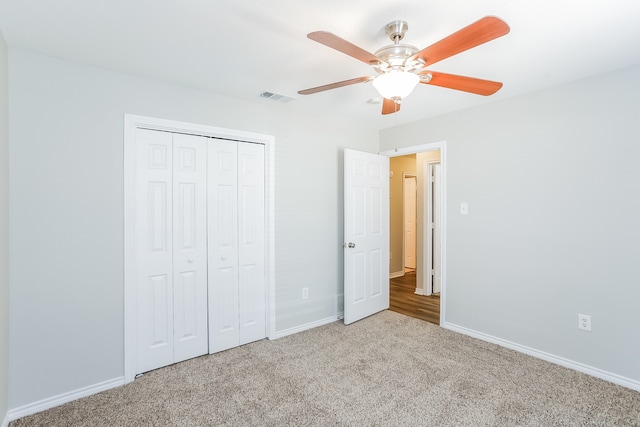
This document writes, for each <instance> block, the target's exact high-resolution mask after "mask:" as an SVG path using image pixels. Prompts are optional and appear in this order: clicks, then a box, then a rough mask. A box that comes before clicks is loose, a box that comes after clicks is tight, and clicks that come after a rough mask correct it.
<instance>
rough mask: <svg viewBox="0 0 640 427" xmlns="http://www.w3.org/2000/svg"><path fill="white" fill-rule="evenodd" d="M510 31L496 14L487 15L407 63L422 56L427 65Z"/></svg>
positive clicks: (423, 50) (417, 54) (419, 53)
mask: <svg viewBox="0 0 640 427" xmlns="http://www.w3.org/2000/svg"><path fill="white" fill-rule="evenodd" d="M508 32H509V26H508V25H507V23H506V22H504V21H503V20H501V19H499V18H496V17H495V16H485V17H484V18H482V19H481V20H479V21H476V22H474V23H473V24H471V25H469V26H468V27H464V28H463V29H461V30H459V31H457V32H455V33H453V34H451V35H450V36H448V37H445V38H444V39H442V40H440V41H439V42H436V43H434V44H432V45H431V46H429V47H426V48H424V49H422V50H421V51H420V52H418V53H416V54H415V55H413V56H412V57H411V58H410V59H409V60H408V61H407V63H410V62H411V61H413V60H415V59H417V58H421V59H422V60H423V61H424V62H425V66H426V65H431V64H435V63H436V62H438V61H442V60H443V59H446V58H449V57H450V56H453V55H456V54H458V53H460V52H464V51H465V50H468V49H471V48H473V47H476V46H480V45H481V44H483V43H486V42H488V41H491V40H493V39H497V38H498V37H502V36H504V35H505V34H507V33H508Z"/></svg>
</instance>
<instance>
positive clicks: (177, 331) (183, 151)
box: [173, 134, 209, 362]
mask: <svg viewBox="0 0 640 427" xmlns="http://www.w3.org/2000/svg"><path fill="white" fill-rule="evenodd" d="M173 158H174V166H173V270H174V280H173V283H174V287H173V295H174V306H173V308H174V339H175V342H174V362H180V361H182V360H186V359H191V358H193V357H197V356H201V355H203V354H206V353H207V351H208V347H209V337H208V334H207V326H208V325H207V214H206V209H207V203H206V200H207V139H206V138H204V137H200V136H194V135H184V134H173Z"/></svg>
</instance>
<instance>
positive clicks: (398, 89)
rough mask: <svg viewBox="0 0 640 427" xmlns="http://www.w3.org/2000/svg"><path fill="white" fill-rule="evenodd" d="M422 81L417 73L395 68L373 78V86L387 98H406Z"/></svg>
mask: <svg viewBox="0 0 640 427" xmlns="http://www.w3.org/2000/svg"><path fill="white" fill-rule="evenodd" d="M418 83H420V77H419V76H418V75H417V74H414V73H409V72H406V71H400V70H393V71H389V72H388V73H385V74H381V75H379V76H378V77H376V78H375V79H374V80H373V87H374V88H376V90H377V91H378V93H379V94H380V95H381V96H382V97H384V98H386V99H404V98H406V97H407V96H409V94H411V92H412V91H413V89H414V88H415V87H416V86H417V85H418Z"/></svg>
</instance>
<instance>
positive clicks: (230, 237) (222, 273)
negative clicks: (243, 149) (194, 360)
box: [207, 140, 240, 353]
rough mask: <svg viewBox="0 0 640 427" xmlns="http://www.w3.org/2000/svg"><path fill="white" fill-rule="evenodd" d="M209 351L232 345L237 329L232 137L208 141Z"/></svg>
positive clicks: (235, 342) (235, 156)
mask: <svg viewBox="0 0 640 427" xmlns="http://www.w3.org/2000/svg"><path fill="white" fill-rule="evenodd" d="M208 159H209V166H208V172H209V173H208V189H207V191H208V197H207V204H208V215H209V218H208V225H209V227H208V229H209V231H208V236H209V352H210V353H214V352H216V351H221V350H226V349H228V348H232V347H236V346H237V345H238V343H239V339H240V338H239V337H240V335H239V329H238V267H237V266H238V236H237V231H236V230H237V228H238V219H237V217H238V208H237V205H238V182H237V174H238V167H237V163H238V151H237V143H236V142H233V141H223V140H216V141H213V142H210V143H209V156H208Z"/></svg>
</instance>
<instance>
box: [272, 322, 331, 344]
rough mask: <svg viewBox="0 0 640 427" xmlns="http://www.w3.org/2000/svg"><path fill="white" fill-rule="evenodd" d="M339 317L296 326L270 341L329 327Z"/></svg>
mask: <svg viewBox="0 0 640 427" xmlns="http://www.w3.org/2000/svg"><path fill="white" fill-rule="evenodd" d="M339 318H340V317H339V316H332V317H327V318H325V319H320V320H316V321H315V322H310V323H305V324H304V325H300V326H294V327H293V328H289V329H284V330H282V331H278V332H276V333H275V334H274V335H272V336H270V337H269V339H270V340H274V339H278V338H282V337H286V336H287V335H293V334H297V333H298V332H303V331H308V330H309V329H313V328H317V327H318V326H324V325H328V324H329V323H333V322H337V321H338V319H339Z"/></svg>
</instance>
